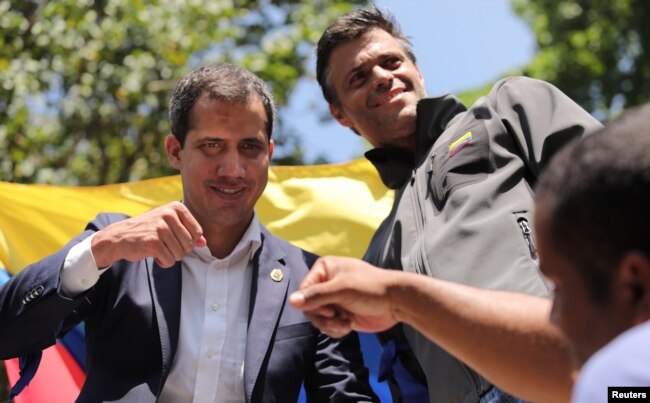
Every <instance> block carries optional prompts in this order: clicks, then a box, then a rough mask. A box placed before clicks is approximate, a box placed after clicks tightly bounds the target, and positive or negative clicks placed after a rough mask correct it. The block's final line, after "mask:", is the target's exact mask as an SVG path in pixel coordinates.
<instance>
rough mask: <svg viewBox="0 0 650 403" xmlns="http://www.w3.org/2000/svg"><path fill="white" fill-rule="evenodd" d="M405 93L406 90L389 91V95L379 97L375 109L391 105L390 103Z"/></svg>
mask: <svg viewBox="0 0 650 403" xmlns="http://www.w3.org/2000/svg"><path fill="white" fill-rule="evenodd" d="M404 92H405V88H395V89H392V90H390V91H388V92H387V93H385V94H383V95H381V96H380V97H379V99H377V101H376V102H375V103H374V105H373V107H374V108H377V107H380V106H382V105H386V104H388V103H390V101H392V100H393V99H395V98H396V97H398V96H399V95H401V94H403V93H404Z"/></svg>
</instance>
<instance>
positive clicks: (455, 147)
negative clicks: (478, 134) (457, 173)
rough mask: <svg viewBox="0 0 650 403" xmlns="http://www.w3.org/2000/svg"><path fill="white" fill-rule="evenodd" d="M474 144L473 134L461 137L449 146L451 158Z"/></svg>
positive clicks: (468, 133) (469, 133)
mask: <svg viewBox="0 0 650 403" xmlns="http://www.w3.org/2000/svg"><path fill="white" fill-rule="evenodd" d="M471 142H472V132H467V133H465V134H463V135H462V136H460V137H459V138H458V140H456V141H454V142H453V143H451V144H449V156H450V157H451V156H452V155H454V154H456V153H457V152H458V151H460V149H461V148H463V147H465V146H466V145H468V144H469V143H471Z"/></svg>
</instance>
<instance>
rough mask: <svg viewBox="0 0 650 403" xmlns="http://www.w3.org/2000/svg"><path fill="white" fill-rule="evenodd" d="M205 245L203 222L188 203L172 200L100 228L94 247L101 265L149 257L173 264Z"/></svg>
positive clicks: (162, 264) (92, 246)
mask: <svg viewBox="0 0 650 403" xmlns="http://www.w3.org/2000/svg"><path fill="white" fill-rule="evenodd" d="M205 245H206V240H205V238H204V237H203V230H202V229H201V225H199V223H198V222H197V221H196V219H195V218H194V217H193V216H192V214H191V213H190V211H189V210H188V209H187V207H186V206H185V205H184V204H182V203H179V202H172V203H169V204H166V205H164V206H161V207H158V208H155V209H152V210H149V211H147V212H146V213H144V214H142V215H139V216H137V217H132V218H129V219H126V220H123V221H118V222H116V223H113V224H111V225H109V226H108V227H106V228H104V229H103V230H101V231H98V232H97V233H96V235H95V237H94V238H93V240H92V244H91V248H92V253H93V256H94V257H95V262H96V263H97V266H98V267H108V266H110V265H112V264H113V263H114V262H116V261H117V260H120V259H126V260H128V261H130V262H135V261H138V260H142V259H144V258H147V257H153V258H154V259H155V261H156V262H157V263H158V264H159V265H160V266H161V267H171V266H173V265H174V263H175V262H177V261H179V260H181V259H182V258H183V256H185V254H186V253H188V252H190V251H191V250H192V249H193V248H194V247H195V246H205Z"/></svg>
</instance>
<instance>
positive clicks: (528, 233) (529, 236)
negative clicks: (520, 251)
mask: <svg viewBox="0 0 650 403" xmlns="http://www.w3.org/2000/svg"><path fill="white" fill-rule="evenodd" d="M517 222H518V223H519V228H521V233H522V234H523V235H524V239H525V240H526V243H527V244H528V251H529V252H530V257H531V258H532V259H533V260H534V261H535V264H537V247H536V246H535V240H534V239H533V231H532V230H531V229H530V225H528V220H527V219H525V218H523V217H522V218H519V219H518V220H517Z"/></svg>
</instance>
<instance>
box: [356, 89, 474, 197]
mask: <svg viewBox="0 0 650 403" xmlns="http://www.w3.org/2000/svg"><path fill="white" fill-rule="evenodd" d="M466 110H467V108H466V107H465V105H463V103H462V102H460V100H459V99H458V98H456V97H454V96H453V95H443V96H441V97H436V98H423V99H421V100H420V101H419V102H418V105H417V119H418V121H417V126H416V134H415V136H416V138H415V140H416V145H415V155H413V154H412V153H410V152H408V151H405V150H402V149H397V148H374V149H372V150H370V151H368V152H366V153H365V157H366V158H367V159H368V160H369V161H370V162H371V163H372V164H373V165H374V166H375V168H376V169H377V172H379V176H380V177H381V180H382V182H384V185H386V186H387V187H388V188H389V189H398V188H400V187H401V186H403V185H404V184H405V183H406V181H407V180H408V179H409V178H410V177H411V172H412V171H413V168H414V167H415V165H416V163H419V162H420V161H421V160H422V158H425V157H426V156H427V154H428V152H429V149H430V148H431V146H432V145H433V143H434V142H435V141H436V139H438V137H439V136H440V134H442V132H443V131H445V128H446V127H447V125H448V124H449V122H450V121H451V119H452V118H453V117H454V116H456V115H457V114H459V113H461V112H464V111H466Z"/></svg>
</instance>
